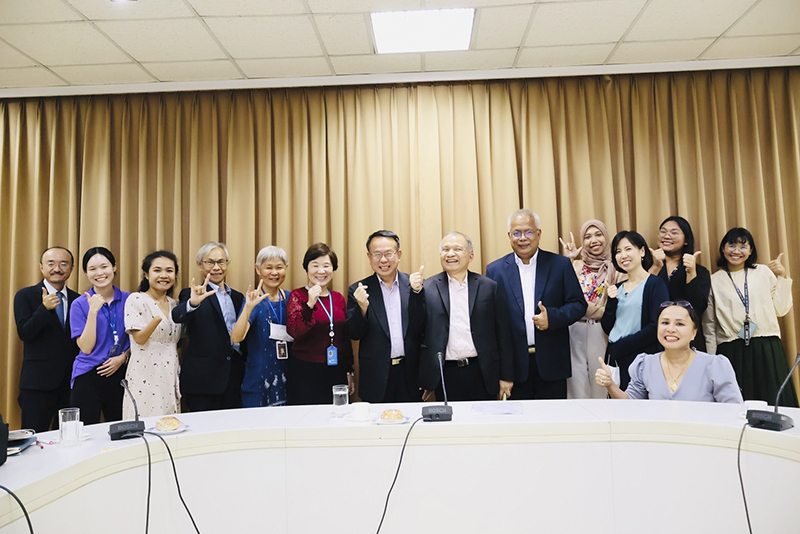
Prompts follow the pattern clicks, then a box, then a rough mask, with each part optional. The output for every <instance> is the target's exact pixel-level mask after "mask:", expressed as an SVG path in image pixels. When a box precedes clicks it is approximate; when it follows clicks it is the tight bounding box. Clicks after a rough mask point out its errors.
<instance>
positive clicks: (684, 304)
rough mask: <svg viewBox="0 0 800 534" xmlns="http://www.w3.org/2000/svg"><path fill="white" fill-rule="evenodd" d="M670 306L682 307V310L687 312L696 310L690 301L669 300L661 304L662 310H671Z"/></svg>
mask: <svg viewBox="0 0 800 534" xmlns="http://www.w3.org/2000/svg"><path fill="white" fill-rule="evenodd" d="M670 306H680V307H681V308H686V309H687V310H694V308H693V307H692V303H691V302H689V301H688V300H667V301H664V302H662V303H661V307H662V308H669V307H670Z"/></svg>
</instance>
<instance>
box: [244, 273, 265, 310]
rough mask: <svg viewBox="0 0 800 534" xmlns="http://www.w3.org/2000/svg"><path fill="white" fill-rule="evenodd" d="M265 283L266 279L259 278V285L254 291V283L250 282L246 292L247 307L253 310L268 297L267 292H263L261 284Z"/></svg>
mask: <svg viewBox="0 0 800 534" xmlns="http://www.w3.org/2000/svg"><path fill="white" fill-rule="evenodd" d="M263 285H264V280H259V282H258V287H257V288H256V289H255V291H253V285H252V284H250V285H248V286H247V293H245V295H244V298H245V302H244V305H245V307H246V308H247V309H250V310H252V309H253V308H255V307H256V306H257V305H258V304H259V303H260V302H261V301H262V300H264V299H265V298H267V294H266V293H262V292H261V286H263Z"/></svg>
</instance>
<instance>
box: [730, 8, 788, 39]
mask: <svg viewBox="0 0 800 534" xmlns="http://www.w3.org/2000/svg"><path fill="white" fill-rule="evenodd" d="M798 29H800V2H798V0H761V2H759V3H758V4H756V6H755V7H754V8H753V9H752V10H751V11H750V12H749V13H747V15H745V16H744V17H743V18H742V20H740V21H739V22H738V23H737V24H736V25H735V26H734V27H733V28H731V29H730V31H729V32H728V33H727V34H725V37H737V36H741V35H775V34H779V33H796V32H797V31H798Z"/></svg>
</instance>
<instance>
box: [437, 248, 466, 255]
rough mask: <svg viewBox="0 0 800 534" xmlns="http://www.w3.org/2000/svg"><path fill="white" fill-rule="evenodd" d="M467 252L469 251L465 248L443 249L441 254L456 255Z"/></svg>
mask: <svg viewBox="0 0 800 534" xmlns="http://www.w3.org/2000/svg"><path fill="white" fill-rule="evenodd" d="M465 250H467V249H465V248H464V247H442V251H441V252H442V254H448V253H450V252H454V253H456V254H461V253H462V252H464V251H465Z"/></svg>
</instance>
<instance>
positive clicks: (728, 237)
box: [717, 227, 758, 269]
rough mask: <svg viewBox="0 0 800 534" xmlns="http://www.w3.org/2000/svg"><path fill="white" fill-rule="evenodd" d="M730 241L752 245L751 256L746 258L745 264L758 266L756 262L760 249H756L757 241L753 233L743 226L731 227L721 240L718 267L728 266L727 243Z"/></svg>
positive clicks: (753, 266) (751, 266)
mask: <svg viewBox="0 0 800 534" xmlns="http://www.w3.org/2000/svg"><path fill="white" fill-rule="evenodd" d="M728 243H743V244H744V243H746V244H748V245H750V257H749V258H747V260H745V262H744V266H745V267H749V268H750V269H755V268H756V263H757V262H758V250H756V242H755V241H754V240H753V234H751V233H750V232H749V231H748V230H747V228H741V227H736V228H731V229H730V230H728V232H727V233H726V234H725V236H724V237H723V238H722V241H720V243H719V258H717V267H722V268H725V267H727V266H728V260H726V259H725V245H727V244H728Z"/></svg>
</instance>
